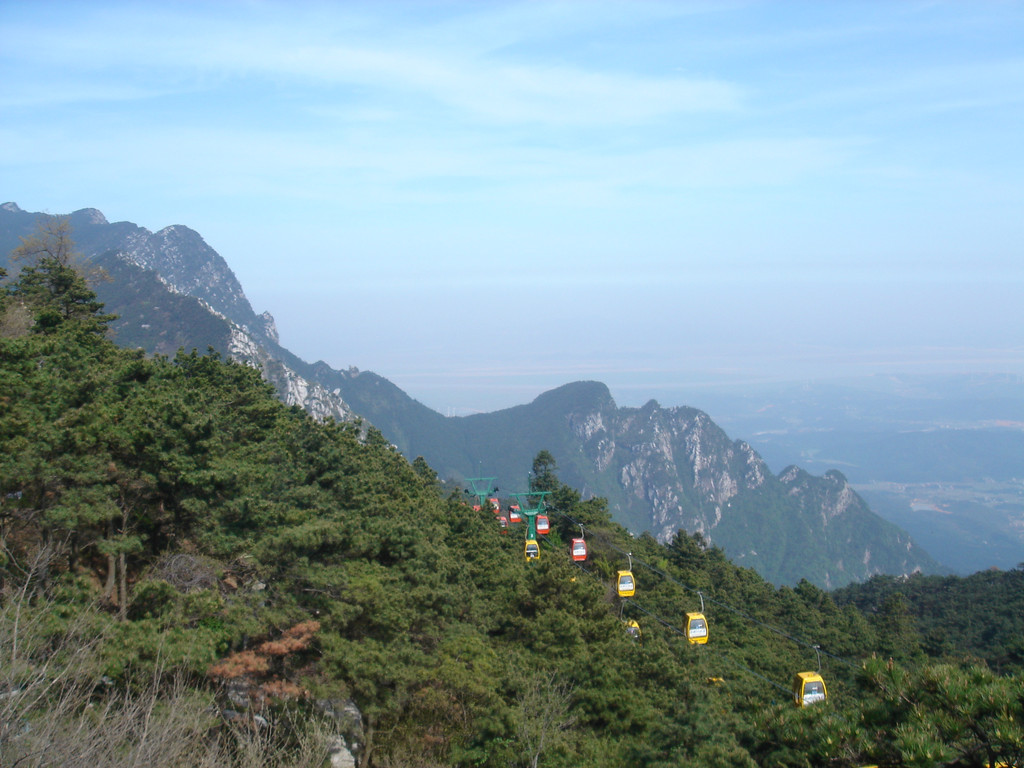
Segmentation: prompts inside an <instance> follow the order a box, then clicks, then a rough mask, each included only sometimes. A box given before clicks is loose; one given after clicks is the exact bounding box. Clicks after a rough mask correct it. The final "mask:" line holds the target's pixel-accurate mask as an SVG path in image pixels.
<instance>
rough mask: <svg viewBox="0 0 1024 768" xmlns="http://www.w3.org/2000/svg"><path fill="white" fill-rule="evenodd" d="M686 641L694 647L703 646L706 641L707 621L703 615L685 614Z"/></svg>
mask: <svg viewBox="0 0 1024 768" xmlns="http://www.w3.org/2000/svg"><path fill="white" fill-rule="evenodd" d="M686 639H687V640H689V641H690V642H691V643H693V644H694V645H704V644H705V643H706V642H707V641H708V620H707V619H706V618H704V614H703V613H688V614H686Z"/></svg>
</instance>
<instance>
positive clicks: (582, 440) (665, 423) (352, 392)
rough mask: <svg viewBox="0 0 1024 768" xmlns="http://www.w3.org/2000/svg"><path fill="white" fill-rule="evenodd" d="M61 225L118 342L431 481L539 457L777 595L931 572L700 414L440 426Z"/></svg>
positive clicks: (510, 474)
mask: <svg viewBox="0 0 1024 768" xmlns="http://www.w3.org/2000/svg"><path fill="white" fill-rule="evenodd" d="M38 217H39V214H32V213H27V212H25V211H22V210H21V209H20V208H18V206H16V205H15V204H13V203H7V204H6V205H4V206H0V253H2V254H5V255H6V254H7V253H9V252H10V251H11V250H12V249H13V248H14V247H16V246H17V245H18V242H19V241H18V237H19V236H25V235H29V234H31V232H32V230H33V228H34V227H35V223H36V220H37V218H38ZM70 220H71V224H72V227H73V235H74V239H75V241H76V243H77V246H78V249H79V250H80V251H81V252H82V253H83V255H85V256H86V257H89V258H92V259H93V260H94V261H95V262H96V263H99V264H101V265H103V266H104V267H105V268H106V270H107V271H108V273H109V274H110V275H111V277H112V278H113V279H112V280H111V282H110V283H107V284H105V285H103V286H100V292H101V299H102V300H103V301H104V302H105V303H106V304H107V307H108V309H109V310H110V311H112V312H114V313H116V314H118V315H120V316H121V320H120V321H119V323H118V325H117V326H116V327H115V330H116V332H117V336H118V341H119V343H121V344H122V345H125V346H140V347H142V348H144V349H146V350H147V351H148V352H151V353H152V352H159V353H164V354H169V353H172V352H173V351H175V349H176V348H177V346H184V347H185V348H186V349H189V348H192V347H195V348H198V349H200V350H205V349H206V348H207V347H213V348H214V349H216V350H218V351H220V352H222V353H224V354H227V355H229V356H231V357H232V358H234V359H237V360H241V361H245V362H247V363H249V364H251V365H254V366H256V367H258V368H260V369H261V370H262V372H263V375H264V377H265V378H266V379H267V380H268V381H270V382H271V383H272V384H274V386H275V387H276V389H277V391H278V393H279V396H280V397H281V398H282V399H283V400H284V401H285V402H287V403H289V404H296V405H301V406H302V407H304V408H305V409H307V410H308V411H310V412H311V413H313V414H314V415H315V416H317V417H319V418H335V419H339V420H348V419H351V418H354V416H355V415H358V416H359V417H362V418H364V419H366V420H368V421H369V422H370V423H372V424H373V425H374V426H376V427H377V428H378V429H380V430H381V432H382V433H383V434H384V435H385V436H386V437H387V439H388V440H390V441H391V442H393V443H394V444H395V445H396V446H397V447H398V448H399V449H400V450H401V451H402V452H403V453H404V454H405V455H406V456H407V457H409V458H413V457H415V456H423V457H424V458H425V459H426V460H427V462H428V463H429V464H430V465H431V466H432V467H433V468H434V469H435V471H437V472H438V474H439V475H440V476H441V477H443V478H454V479H456V480H462V479H465V478H466V477H469V476H480V475H487V476H496V477H497V478H498V484H499V487H502V488H503V489H504V490H505V491H506V492H515V491H523V490H526V488H527V483H528V480H527V477H526V476H525V472H526V469H527V468H529V467H530V466H531V462H532V459H533V457H534V456H535V455H536V454H537V452H538V451H540V450H542V449H543V450H548V451H550V452H551V453H552V454H553V455H554V456H555V457H556V459H557V461H558V464H559V473H560V475H561V477H562V479H563V480H564V481H565V482H567V483H568V484H569V485H572V486H574V487H576V488H579V489H580V490H581V492H582V493H583V495H584V496H585V497H589V496H604V497H606V498H608V500H609V503H610V506H611V509H612V510H613V512H614V514H615V517H616V519H617V520H618V521H620V522H621V523H623V524H625V525H627V526H628V527H629V528H631V529H632V530H634V531H637V532H639V531H644V530H650V531H652V532H653V533H654V534H655V535H656V536H657V537H658V538H659V539H660V540H662V541H666V540H669V539H670V538H671V537H672V536H673V534H674V533H675V532H676V531H677V530H678V529H680V528H682V529H685V530H686V531H689V532H699V533H701V534H702V535H703V536H704V537H705V538H706V539H708V540H709V541H711V542H712V543H714V544H716V545H717V546H719V547H721V548H722V549H723V550H724V551H725V552H726V553H727V554H728V555H729V556H730V557H731V558H733V559H734V560H736V561H737V562H739V563H741V564H743V565H747V566H750V567H753V568H755V569H757V570H758V571H759V572H760V573H762V574H763V575H764V576H765V577H766V578H768V579H769V580H771V581H774V582H776V583H796V582H797V581H799V580H800V579H801V578H807V579H809V580H811V581H813V582H814V583H816V584H819V585H821V586H825V587H835V586H841V585H843V584H846V583H849V582H850V581H854V580H863V579H865V578H867V577H869V576H871V575H872V574H876V573H890V574H904V573H911V572H914V571H916V570H924V571H926V572H936V571H938V570H941V568H940V567H939V566H938V565H937V564H936V563H935V562H934V561H932V560H931V558H929V557H928V555H927V554H926V553H924V552H923V551H921V550H920V549H919V548H918V547H916V546H915V545H914V544H913V543H912V542H911V541H910V540H909V537H907V536H906V535H905V534H903V533H902V532H901V531H899V529H897V528H895V527H894V526H892V525H889V524H888V523H885V522H884V521H882V520H881V518H879V517H877V516H876V515H874V514H873V513H872V512H871V511H870V509H868V507H867V505H866V504H865V503H864V502H863V500H862V499H861V498H860V497H859V496H857V494H856V493H854V492H853V491H852V490H851V489H850V487H849V485H848V484H847V483H846V480H845V478H843V476H842V475H841V474H839V473H838V472H829V473H828V474H826V475H825V477H823V478H819V477H813V476H811V475H809V474H807V473H806V472H803V471H801V470H799V469H797V468H795V467H791V468H788V469H787V470H785V471H784V472H782V473H781V474H780V475H778V476H775V475H773V474H772V473H771V472H770V471H769V469H768V467H767V465H766V464H765V463H764V462H763V461H762V460H761V458H760V456H758V454H757V453H756V452H755V451H753V450H752V449H751V447H750V446H749V445H748V444H747V443H745V442H743V441H732V440H730V439H729V437H728V436H727V435H726V434H725V432H723V431H722V430H721V429H720V428H719V427H718V426H717V425H716V424H715V423H714V422H713V421H712V420H711V418H710V417H709V416H708V415H707V414H706V413H703V412H702V411H699V410H696V409H693V408H685V407H675V408H662V407H661V406H660V405H658V403H656V402H655V401H651V402H649V403H647V404H646V405H644V406H643V407H642V408H619V407H618V406H617V405H616V404H615V402H614V400H613V399H612V397H611V394H610V392H609V391H608V389H607V387H606V386H605V385H603V384H600V383H598V382H577V383H574V384H568V385H565V386H563V387H559V388H558V389H555V390H552V391H550V392H547V393H544V394H543V395H541V396H540V397H538V398H537V399H536V400H534V401H533V402H532V403H530V404H527V405H521V406H516V407H515V408H510V409H506V410H503V411H498V412H496V413H491V414H477V415H474V416H469V417H463V418H454V419H452V418H445V417H443V416H441V415H440V414H438V413H436V412H434V411H432V410H430V409H429V408H427V407H426V406H424V405H422V404H421V403H419V402H417V401H415V400H413V399H412V398H410V397H409V396H408V395H406V394H405V393H404V392H402V391H401V390H400V389H399V388H398V387H396V386H395V385H394V384H392V383H391V382H390V381H388V380H387V379H384V378H382V377H380V376H378V375H376V374H373V373H370V372H361V371H359V370H358V369H356V368H351V369H349V370H347V371H336V370H333V369H331V368H330V367H329V366H328V365H327V364H325V363H323V362H317V363H314V364H309V363H306V362H304V361H302V360H300V359H298V358H297V357H295V355H293V354H292V353H290V352H289V351H288V350H286V349H284V348H283V347H281V346H280V344H279V343H278V338H277V333H276V329H275V327H274V322H273V318H272V317H271V316H270V315H269V314H268V313H264V314H262V315H257V314H256V313H255V312H254V311H253V309H252V307H251V306H250V304H249V301H248V299H246V297H245V295H244V292H243V291H242V288H241V286H240V285H239V283H238V281H237V279H236V278H235V276H234V273H232V271H231V270H230V268H229V267H228V266H227V264H226V263H225V262H224V260H223V259H222V258H221V257H220V256H219V255H218V254H217V253H216V251H214V250H213V249H212V248H210V247H209V245H207V244H206V243H205V242H204V241H203V239H202V238H201V237H200V236H199V235H198V234H197V233H195V232H194V231H192V230H190V229H188V228H187V227H183V226H180V225H179V226H171V227H166V228H165V229H162V230H160V231H159V232H157V233H151V232H149V231H148V230H146V229H143V228H141V227H138V226H136V225H134V224H130V223H128V222H117V223H114V224H111V223H109V222H107V220H106V218H105V217H104V216H103V214H101V213H100V212H99V211H96V210H94V209H84V210H81V211H77V212H75V213H74V214H71V217H70ZM2 265H3V262H2V261H0V266H2Z"/></svg>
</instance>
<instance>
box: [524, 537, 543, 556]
mask: <svg viewBox="0 0 1024 768" xmlns="http://www.w3.org/2000/svg"><path fill="white" fill-rule="evenodd" d="M523 555H524V556H525V557H526V560H527V562H529V561H530V560H538V559H540V547H539V546H537V540H536V539H527V540H526V544H524V545H523Z"/></svg>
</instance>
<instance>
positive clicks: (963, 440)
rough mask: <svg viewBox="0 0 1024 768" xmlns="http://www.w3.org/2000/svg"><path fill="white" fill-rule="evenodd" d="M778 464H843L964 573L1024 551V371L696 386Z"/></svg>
mask: <svg viewBox="0 0 1024 768" xmlns="http://www.w3.org/2000/svg"><path fill="white" fill-rule="evenodd" d="M691 397H692V398H693V399H694V401H695V402H699V403H701V405H702V407H704V408H706V409H707V410H708V411H709V412H710V413H711V414H712V415H713V416H714V417H715V419H716V421H717V422H718V423H719V424H721V425H722V426H723V428H726V429H728V430H729V431H730V432H732V433H734V434H742V435H744V436H745V437H746V439H747V440H748V441H749V442H750V444H751V445H752V446H754V448H756V449H757V451H758V453H760V454H761V456H763V457H764V459H765V461H767V462H768V464H769V466H771V467H772V468H773V469H780V468H782V467H785V466H787V465H788V464H792V463H798V464H800V466H803V467H807V468H808V469H809V470H811V471H815V472H818V471H826V470H827V469H830V468H837V469H839V470H841V471H842V472H843V474H845V475H846V477H847V478H848V479H849V481H850V483H851V485H852V486H853V487H854V488H855V489H856V490H857V491H858V493H860V495H862V496H863V497H864V498H865V499H866V500H867V501H868V502H869V503H870V504H871V507H872V509H874V510H875V511H876V512H878V513H879V514H880V515H882V516H883V517H884V518H886V519H887V520H890V521H891V522H893V523H895V524H897V525H899V526H900V527H901V528H904V529H905V530H907V531H908V532H909V533H910V534H911V535H912V536H913V537H914V539H915V540H916V541H918V542H919V543H920V544H921V545H922V546H924V547H925V548H926V549H927V550H928V552H929V553H931V554H932V555H933V556H934V557H936V558H937V559H939V560H940V561H941V562H943V563H945V564H946V565H948V566H950V567H951V568H953V569H954V570H955V571H957V572H958V573H961V574H967V573H972V572H975V571H978V570H982V569H984V568H989V567H999V568H1003V569H1008V568H1013V567H1015V566H1016V565H1017V564H1019V563H1021V562H1024V378H1022V377H1020V376H1012V375H1006V374H991V375H966V374H964V375H945V376H938V375H927V376H926V375H917V376H912V375H900V376H896V375H893V376H872V377H864V378H860V379H847V380H835V381H815V382H802V383H799V384H774V385H764V384H762V385H748V386H746V387H744V388H743V389H742V391H740V389H739V388H738V387H736V386H733V387H727V388H719V389H718V390H716V391H713V392H712V391H705V392H695V393H693V394H691Z"/></svg>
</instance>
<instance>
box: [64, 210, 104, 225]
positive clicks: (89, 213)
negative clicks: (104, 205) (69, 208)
mask: <svg viewBox="0 0 1024 768" xmlns="http://www.w3.org/2000/svg"><path fill="white" fill-rule="evenodd" d="M71 215H72V216H74V217H75V218H78V219H84V220H85V221H87V222H89V223H90V224H109V223H110V222H109V221H107V217H106V216H104V215H103V213H102V212H101V211H98V210H97V209H95V208H81V209H79V210H77V211H75V212H74V213H73V214H71Z"/></svg>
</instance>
